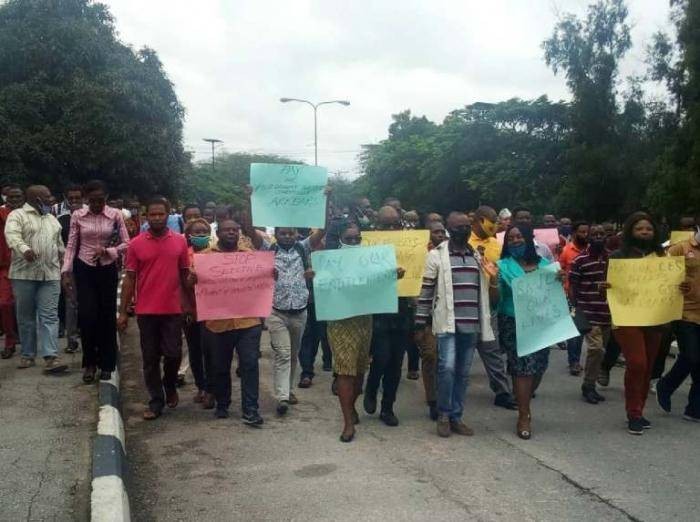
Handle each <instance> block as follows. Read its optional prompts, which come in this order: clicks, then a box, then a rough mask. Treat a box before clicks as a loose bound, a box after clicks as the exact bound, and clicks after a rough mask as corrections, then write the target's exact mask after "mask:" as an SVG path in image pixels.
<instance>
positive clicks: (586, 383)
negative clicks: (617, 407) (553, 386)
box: [569, 225, 610, 404]
mask: <svg viewBox="0 0 700 522" xmlns="http://www.w3.org/2000/svg"><path fill="white" fill-rule="evenodd" d="M605 239H606V238H605V229H604V228H603V226H602V225H592V226H591V227H590V231H589V245H588V248H587V249H586V250H584V251H583V252H582V253H581V254H580V255H579V256H578V257H576V258H575V259H574V262H573V264H572V265H571V270H570V271H569V297H570V299H571V302H572V303H573V305H574V306H575V307H576V308H577V309H578V310H580V311H581V312H583V314H584V316H585V317H586V319H587V320H588V322H589V324H590V325H591V331H590V332H588V333H587V334H586V335H585V337H584V340H583V344H584V346H585V347H586V362H585V367H584V375H583V385H582V386H581V392H582V394H583V398H584V400H585V401H586V402H588V403H590V404H598V403H599V402H602V401H604V400H605V397H603V396H602V395H600V394H599V393H598V392H597V391H596V389H595V384H596V380H597V379H598V375H599V373H600V366H601V363H602V362H603V357H604V356H605V345H606V344H607V342H608V339H609V338H610V309H609V308H608V303H607V301H606V298H605V290H604V287H603V283H605V278H606V273H607V266H608V251H607V250H606V249H605Z"/></svg>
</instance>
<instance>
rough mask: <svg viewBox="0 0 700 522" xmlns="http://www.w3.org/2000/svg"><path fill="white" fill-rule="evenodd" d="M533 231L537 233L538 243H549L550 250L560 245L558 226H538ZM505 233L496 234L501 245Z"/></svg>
mask: <svg viewBox="0 0 700 522" xmlns="http://www.w3.org/2000/svg"><path fill="white" fill-rule="evenodd" d="M533 233H534V234H535V240H536V241H537V242H538V243H542V244H543V245H547V246H548V247H549V248H550V250H551V249H553V248H556V247H557V246H558V245H559V231H558V230H557V229H556V228H536V229H535V230H533ZM505 235H506V233H505V232H499V233H498V234H496V239H497V240H498V242H499V243H500V244H501V245H502V244H503V238H504V237H505Z"/></svg>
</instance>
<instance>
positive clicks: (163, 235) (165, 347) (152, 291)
mask: <svg viewBox="0 0 700 522" xmlns="http://www.w3.org/2000/svg"><path fill="white" fill-rule="evenodd" d="M169 215H170V202H169V201H168V200H167V199H165V198H163V197H155V198H153V199H152V200H151V201H150V202H149V203H148V205H147V207H146V218H147V219H148V229H147V230H146V231H145V232H143V233H142V234H139V235H138V236H136V237H135V238H134V239H132V240H131V242H130V243H129V249H128V250H127V254H126V277H125V278H124V282H123V284H122V296H121V303H120V311H119V319H118V320H117V326H118V328H119V329H120V330H122V331H123V330H125V329H126V327H127V326H128V323H129V315H128V307H129V303H131V301H132V298H133V297H134V291H135V290H137V292H136V316H137V321H138V325H139V331H140V336H141V353H142V355H143V377H144V380H145V381H146V388H147V389H148V393H149V396H150V400H149V403H148V408H146V409H145V410H144V412H143V418H144V419H145V420H154V419H157V418H158V417H160V415H161V414H162V413H163V408H164V407H165V405H166V404H167V405H168V407H169V408H175V407H176V406H177V404H178V402H179V397H178V394H177V389H176V384H177V370H178V368H179V367H180V360H181V358H182V322H181V320H182V319H181V318H182V313H183V310H182V305H181V299H180V297H181V291H182V290H183V287H184V283H185V282H186V278H187V276H188V274H189V265H190V263H189V256H188V252H187V241H186V240H185V237H184V236H183V235H181V234H177V233H175V232H173V231H172V230H170V229H169V228H168V226H167V222H168V216H169ZM186 312H187V310H186ZM161 360H162V364H163V372H162V374H161V369H160V367H161Z"/></svg>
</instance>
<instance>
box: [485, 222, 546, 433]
mask: <svg viewBox="0 0 700 522" xmlns="http://www.w3.org/2000/svg"><path fill="white" fill-rule="evenodd" d="M549 263H550V261H548V260H547V259H544V258H542V257H540V256H539V255H537V252H536V250H535V243H534V236H533V232H532V229H531V228H529V227H527V226H526V225H515V226H512V227H510V228H508V230H507V231H506V234H505V237H504V239H503V251H502V252H501V260H500V261H499V262H498V266H499V286H500V292H501V294H500V295H501V299H500V301H499V302H498V331H499V341H500V344H501V349H502V350H503V351H504V352H505V353H506V355H507V357H508V373H510V375H511V376H512V378H513V391H514V392H515V399H516V400H517V401H518V424H517V428H516V433H517V435H518V437H520V438H521V439H529V438H530V436H531V431H530V399H531V398H532V394H533V393H535V390H536V389H537V387H538V386H539V384H540V382H541V381H542V375H544V372H545V370H546V369H547V365H548V364H549V348H545V349H543V350H539V351H537V352H535V353H532V354H530V355H526V356H524V357H518V350H517V339H516V337H515V305H514V304H513V289H512V284H513V280H514V279H516V278H518V277H520V276H523V275H525V274H526V273H527V272H532V271H534V270H537V269H539V268H542V267H543V266H547V265H548V264H549Z"/></svg>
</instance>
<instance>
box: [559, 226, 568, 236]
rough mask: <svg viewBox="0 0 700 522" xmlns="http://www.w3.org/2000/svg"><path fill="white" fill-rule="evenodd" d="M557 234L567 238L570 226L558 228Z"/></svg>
mask: <svg viewBox="0 0 700 522" xmlns="http://www.w3.org/2000/svg"><path fill="white" fill-rule="evenodd" d="M559 234H560V235H562V236H564V237H568V236H570V235H571V225H562V226H560V227H559Z"/></svg>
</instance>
